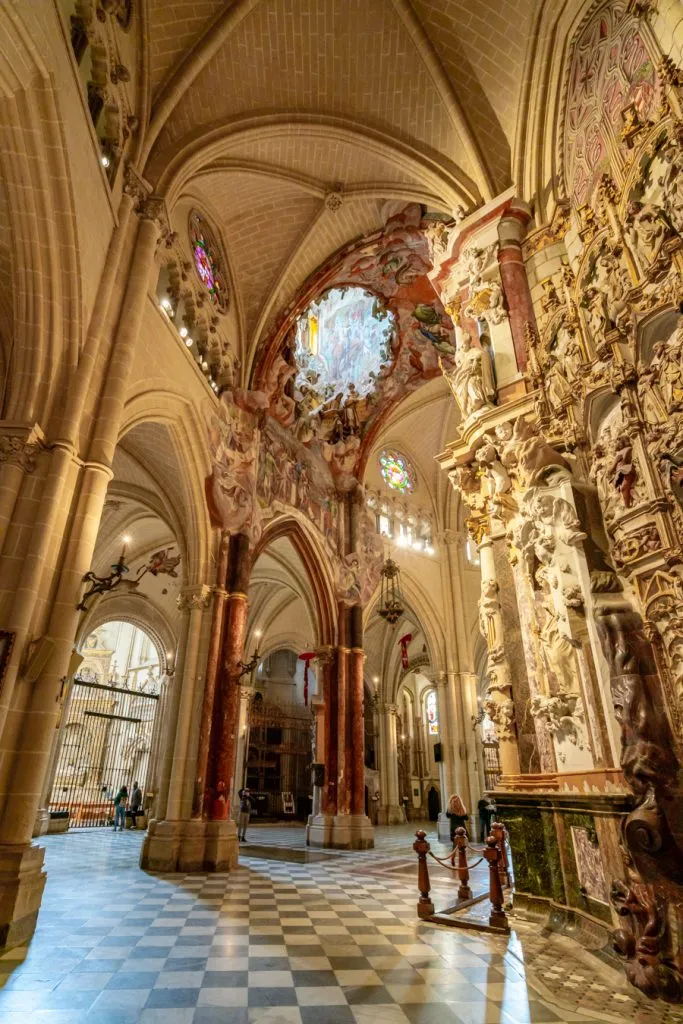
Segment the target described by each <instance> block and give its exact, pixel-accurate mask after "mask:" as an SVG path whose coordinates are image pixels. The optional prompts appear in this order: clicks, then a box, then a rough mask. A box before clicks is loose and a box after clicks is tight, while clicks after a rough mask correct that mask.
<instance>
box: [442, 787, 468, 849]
mask: <svg viewBox="0 0 683 1024" xmlns="http://www.w3.org/2000/svg"><path fill="white" fill-rule="evenodd" d="M446 817H447V818H448V824H449V825H450V827H451V842H454V840H455V830H456V828H460V827H461V826H462V827H463V828H465V827H466V826H465V822H466V821H469V814H468V813H467V808H466V807H465V805H464V803H463V802H462V800H461V799H460V797H459V796H458V794H457V793H454V794H453V796H452V797H451V798H450V800H449V801H448V807H447V808H446Z"/></svg>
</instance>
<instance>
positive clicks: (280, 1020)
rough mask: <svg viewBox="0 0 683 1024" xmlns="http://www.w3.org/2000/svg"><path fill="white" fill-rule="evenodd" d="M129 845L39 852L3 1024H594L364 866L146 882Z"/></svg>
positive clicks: (398, 841)
mask: <svg viewBox="0 0 683 1024" xmlns="http://www.w3.org/2000/svg"><path fill="white" fill-rule="evenodd" d="M400 831H401V830H394V829H392V830H386V831H384V832H383V830H378V845H379V847H380V851H381V847H382V845H383V843H386V844H388V846H394V844H395V845H396V849H398V848H399V846H400V849H401V852H404V851H405V847H406V844H408V849H409V843H410V839H411V831H414V829H412V830H411V828H410V827H408V826H406V827H405V828H404V829H403V830H402V837H401V836H400V835H399V832H400ZM140 842H141V835H140V834H139V833H134V832H130V833H125V832H124V833H117V834H112V833H111V832H109V831H104V830H94V831H91V832H90V831H89V832H85V831H84V832H81V833H72V834H68V835H64V836H50V837H46V838H45V839H44V840H41V843H44V845H45V847H46V850H47V854H46V866H47V870H48V881H47V886H46V890H45V896H44V900H43V907H42V910H41V913H40V917H39V921H38V927H37V930H36V934H35V936H34V939H33V941H32V942H31V944H30V946H29V947H28V948H22V949H18V950H13V951H12V952H10V953H9V954H7V955H5V956H4V957H3V958H2V959H0V972H1V974H0V981H1V982H2V990H1V991H0V1021H1V1022H2V1024H26V1022H27V1021H30V1022H31V1024H33V1022H44V1021H45V1022H47V1021H49V1022H52V1024H61V1022H69V1024H72V1022H73V1024H77V1022H82V1021H83V1022H88V1024H129V1022H130V1024H132V1022H138V1021H139V1022H144V1024H152V1022H160V1024H161V1022H163V1024H214V1022H215V1024H219V1022H220V1024H252V1022H254V1024H255V1022H264V1024H265V1022H268V1024H347V1022H348V1024H399V1022H400V1024H406V1022H413V1024H490V1022H497V1024H531V1022H533V1024H551V1022H569V1021H571V1022H574V1021H587V1022H592V1024H601V1021H600V1019H598V1018H596V1017H594V1016H590V1015H586V1014H583V1013H578V1012H572V1011H569V1010H567V1009H561V1008H559V1007H558V1006H556V1005H555V1006H554V1005H552V1003H551V1001H550V1000H549V999H548V997H547V994H546V997H545V998H542V997H541V995H540V994H539V992H538V991H537V990H536V989H535V988H534V987H533V986H532V984H531V983H530V981H528V980H527V979H526V978H525V968H524V966H523V959H522V958H520V956H519V955H511V954H510V943H511V942H513V941H518V940H517V939H516V938H515V937H514V936H513V937H512V939H507V938H501V937H492V936H487V935H478V934H474V933H470V932H463V931H456V930H452V929H443V928H439V927H438V926H435V925H429V924H423V923H420V922H418V921H417V919H416V915H415V903H416V892H415V881H414V879H407V878H403V877H397V878H393V877H386V876H382V877H380V876H379V875H378V874H367V875H364V874H363V865H368V866H369V865H370V864H371V862H375V866H376V857H377V852H378V851H375V852H374V854H372V855H368V854H367V853H357V854H354V855H348V854H347V855H346V856H343V857H337V856H334V857H333V856H331V857H330V858H329V859H328V860H326V861H324V862H315V863H313V864H300V865H299V864H290V863H283V862H280V861H272V860H266V859H260V858H249V859H247V860H244V861H243V862H242V865H241V866H240V868H239V869H238V870H237V871H235V872H232V873H230V874H214V875H211V874H208V875H207V874H194V875H184V876H183V875H166V876H164V875H155V876H151V875H148V874H145V873H144V872H142V871H141V870H140V869H139V868H138V866H137V861H138V857H139V850H140ZM386 856H389V855H386ZM389 859H390V857H389ZM610 1019H612V1020H614V1019H617V1020H618V1019H619V1018H615V1017H614V1015H612V1016H611V1017H610ZM623 1019H624V1020H628V1019H632V1017H630V1016H625V1017H624V1018H623Z"/></svg>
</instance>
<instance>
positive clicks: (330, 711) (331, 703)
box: [321, 651, 338, 814]
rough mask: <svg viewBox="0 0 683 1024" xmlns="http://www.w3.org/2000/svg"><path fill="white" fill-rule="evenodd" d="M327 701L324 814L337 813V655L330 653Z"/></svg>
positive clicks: (325, 686)
mask: <svg viewBox="0 0 683 1024" xmlns="http://www.w3.org/2000/svg"><path fill="white" fill-rule="evenodd" d="M323 697H324V700H325V740H324V745H325V785H324V786H323V791H322V800H321V811H322V813H323V814H336V813H337V718H338V707H337V654H336V652H335V651H330V652H329V655H328V657H327V660H326V661H325V662H324V664H323Z"/></svg>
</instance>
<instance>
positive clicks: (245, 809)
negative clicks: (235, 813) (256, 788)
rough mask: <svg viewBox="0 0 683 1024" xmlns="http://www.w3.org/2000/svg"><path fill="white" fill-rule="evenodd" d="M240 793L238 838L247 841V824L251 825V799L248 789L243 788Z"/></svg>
mask: <svg viewBox="0 0 683 1024" xmlns="http://www.w3.org/2000/svg"><path fill="white" fill-rule="evenodd" d="M238 795H239V798H240V814H239V818H238V821H237V838H238V839H239V840H241V841H242V842H244V843H246V841H247V826H248V825H249V815H250V814H251V799H250V793H249V790H248V789H241V790H240V791H239V794H238Z"/></svg>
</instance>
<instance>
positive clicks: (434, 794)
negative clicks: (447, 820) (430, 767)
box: [427, 786, 439, 821]
mask: <svg viewBox="0 0 683 1024" xmlns="http://www.w3.org/2000/svg"><path fill="white" fill-rule="evenodd" d="M427 813H428V814H429V820H430V821H437V819H438V817H439V793H438V791H437V789H436V788H435V787H434V786H432V788H431V789H430V790H429V792H428V793H427Z"/></svg>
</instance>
